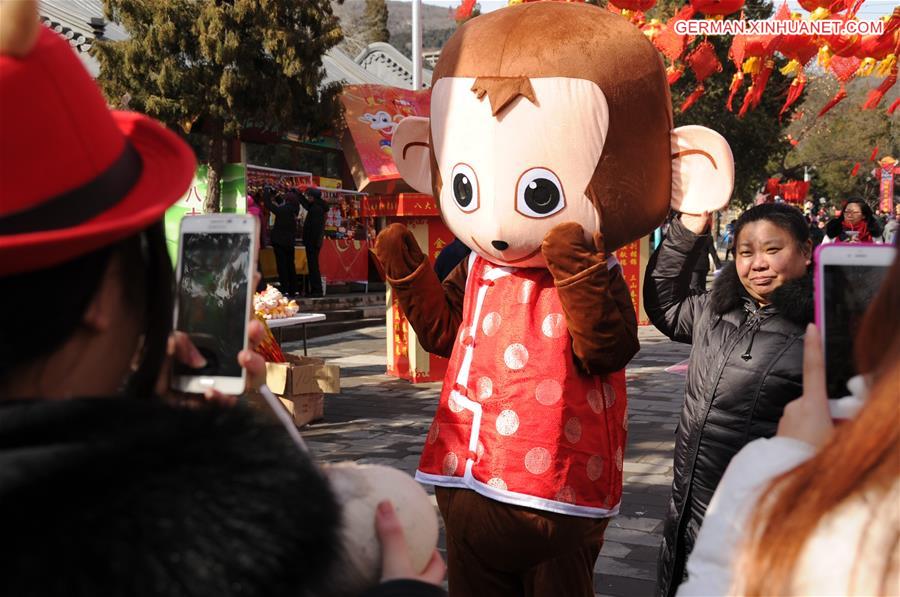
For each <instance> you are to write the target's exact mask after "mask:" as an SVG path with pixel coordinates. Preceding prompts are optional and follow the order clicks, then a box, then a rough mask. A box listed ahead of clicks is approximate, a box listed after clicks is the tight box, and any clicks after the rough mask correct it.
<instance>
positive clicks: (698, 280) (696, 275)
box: [691, 235, 722, 293]
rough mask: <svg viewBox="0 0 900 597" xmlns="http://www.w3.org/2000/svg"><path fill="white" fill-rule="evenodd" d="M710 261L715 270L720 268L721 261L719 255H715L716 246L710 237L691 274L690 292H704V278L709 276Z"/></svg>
mask: <svg viewBox="0 0 900 597" xmlns="http://www.w3.org/2000/svg"><path fill="white" fill-rule="evenodd" d="M710 259H712V262H713V265H714V266H715V268H716V270H718V269H719V268H721V267H722V261H721V260H720V259H719V254H718V253H716V246H715V244H714V243H713V239H712V236H711V235H710V236H708V237H707V239H706V247H705V248H704V250H703V254H702V255H701V256H700V258H699V259H698V260H697V263H696V264H695V265H694V271H693V272H692V273H691V290H694V291H696V292H698V293H702V292H706V277H707V276H708V275H709V260H710Z"/></svg>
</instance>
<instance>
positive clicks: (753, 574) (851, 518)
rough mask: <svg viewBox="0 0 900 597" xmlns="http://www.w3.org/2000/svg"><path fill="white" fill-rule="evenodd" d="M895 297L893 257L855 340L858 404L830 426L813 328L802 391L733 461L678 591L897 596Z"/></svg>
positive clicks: (899, 295)
mask: <svg viewBox="0 0 900 597" xmlns="http://www.w3.org/2000/svg"><path fill="white" fill-rule="evenodd" d="M898 304H900V259H896V258H895V260H894V263H893V265H892V266H891V268H890V270H889V271H888V274H887V276H886V277H885V281H884V283H883V284H882V287H881V289H880V290H879V292H878V294H877V295H876V296H875V299H874V300H873V301H872V304H871V306H870V307H869V309H868V310H867V312H866V314H865V316H864V317H863V319H862V323H861V325H860V328H859V333H858V334H857V337H856V341H855V347H856V349H855V352H856V355H855V356H856V365H857V370H859V371H862V372H864V375H862V376H860V378H859V379H860V382H859V383H858V384H856V385H857V386H859V387H858V388H857V392H858V395H857V397H858V398H862V400H863V404H864V405H863V407H862V410H861V411H860V412H859V414H857V415H856V416H855V417H852V418H851V420H850V421H849V422H846V421H845V422H844V424H842V425H838V426H837V427H835V426H834V425H833V423H832V415H831V413H830V412H829V405H828V400H827V395H826V391H825V369H824V355H823V353H822V342H821V337H820V336H819V333H818V331H817V330H816V328H815V326H809V329H808V330H807V334H806V340H805V350H804V356H803V361H804V372H803V388H804V391H803V396H802V397H801V398H799V399H798V400H795V401H794V402H792V403H790V404H788V405H787V407H786V408H785V411H784V416H783V417H782V419H781V422H780V423H779V426H778V434H777V436H776V437H774V438H772V439H758V440H755V441H753V442H751V443H749V444H748V445H747V446H745V447H744V448H743V449H742V450H741V451H740V452H739V453H738V454H737V455H736V456H735V457H734V459H733V460H732V461H731V464H730V465H729V466H728V470H727V471H726V473H725V475H724V477H723V478H722V482H721V483H720V485H719V487H718V489H717V490H716V494H715V496H713V499H712V502H711V503H710V506H709V509H708V510H707V514H706V519H705V520H704V522H703V526H702V528H701V529H700V534H699V535H698V537H697V544H696V547H695V550H694V552H693V554H692V555H691V558H690V560H689V561H688V580H687V582H686V583H685V584H683V585H682V586H681V589H680V590H679V592H678V595H679V597H689V596H695V595H696V596H700V595H726V594H728V595H748V596H759V597H762V596H767V595H826V594H828V595H885V596H887V595H897V594H900V542H898V536H900V508H898V507H897V504H900V457H898V455H900V425H898V424H897V400H898V398H900V312H898V310H897V305H898ZM848 349H849V347H848ZM853 386H854V383H853V382H852V381H851V382H850V383H848V387H849V388H850V389H851V390H852V389H853ZM869 388H871V391H869ZM867 393H868V394H869V396H868V397H866V394H867Z"/></svg>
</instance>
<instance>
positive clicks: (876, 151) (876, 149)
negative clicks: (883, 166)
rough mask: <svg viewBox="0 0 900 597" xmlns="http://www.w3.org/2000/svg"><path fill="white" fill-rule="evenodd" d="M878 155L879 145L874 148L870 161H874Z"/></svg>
mask: <svg viewBox="0 0 900 597" xmlns="http://www.w3.org/2000/svg"><path fill="white" fill-rule="evenodd" d="M877 157H878V146H877V145H876V146H875V149H873V150H872V155H870V156H869V161H870V162H874V161H875V158H877Z"/></svg>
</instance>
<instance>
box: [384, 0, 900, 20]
mask: <svg viewBox="0 0 900 597" xmlns="http://www.w3.org/2000/svg"><path fill="white" fill-rule="evenodd" d="M401 1H404V2H408V1H410V0H401ZM422 1H423V2H424V3H425V4H431V5H433V6H443V7H445V8H451V7H452V8H455V7H457V6H459V4H460V0H422ZM478 3H479V4H480V5H481V11H482V12H490V11H492V10H497V9H498V8H503V7H504V6H506V5H507V1H506V0H478ZM775 5H776V7H777V6H780V5H781V2H780V1H779V2H776V4H775ZM896 5H897V0H866V3H865V4H863V7H862V9H861V10H860V11H859V17H860V18H861V19H877V18H879V17H882V16H884V15H888V14H890V13H891V11H892V10H893V9H894V7H895V6H896ZM788 6H789V7H790V8H791V10H795V11H797V12H804V11H803V9H802V8H801V7H800V4H799V3H798V2H797V0H788Z"/></svg>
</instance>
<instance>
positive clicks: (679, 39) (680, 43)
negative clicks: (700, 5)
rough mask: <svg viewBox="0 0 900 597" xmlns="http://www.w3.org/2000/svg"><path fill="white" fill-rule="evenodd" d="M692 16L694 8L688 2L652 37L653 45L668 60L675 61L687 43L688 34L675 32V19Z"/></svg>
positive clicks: (683, 19) (681, 19) (685, 18)
mask: <svg viewBox="0 0 900 597" xmlns="http://www.w3.org/2000/svg"><path fill="white" fill-rule="evenodd" d="M693 16H694V9H693V8H692V7H691V6H690V5H689V4H688V5H685V6H684V7H682V9H681V10H679V11H678V13H677V14H676V15H675V16H673V17H672V18H671V19H669V20H668V22H667V23H666V27H664V28H663V30H662V31H660V33H659V35H657V36H656V38H654V39H653V45H654V46H656V49H657V50H659V51H660V52H661V53H662V55H663V56H665V57H666V58H668V59H669V61H670V62H675V61H676V60H678V59H679V58H681V55H682V54H684V51H685V49H686V48H687V45H688V41H689V40H688V36H687V35H679V34H677V33H675V26H674V25H675V21H686V20H688V19H690V18H692V17H693Z"/></svg>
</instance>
